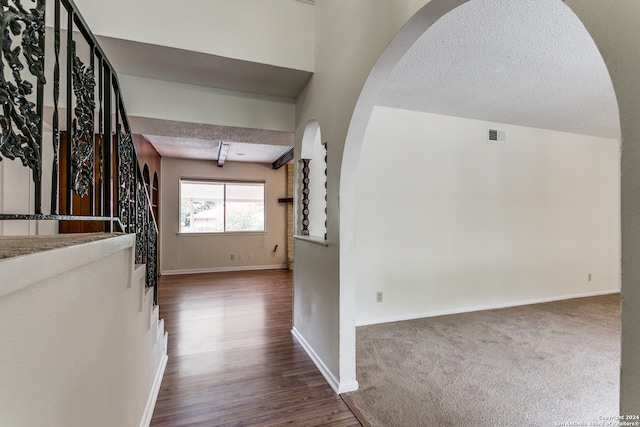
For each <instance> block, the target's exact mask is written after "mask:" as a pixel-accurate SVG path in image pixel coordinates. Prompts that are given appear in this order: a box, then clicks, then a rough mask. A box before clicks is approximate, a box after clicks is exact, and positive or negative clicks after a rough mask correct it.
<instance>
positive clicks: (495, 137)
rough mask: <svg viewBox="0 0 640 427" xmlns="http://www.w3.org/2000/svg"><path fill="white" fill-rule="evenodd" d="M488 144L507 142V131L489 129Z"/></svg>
mask: <svg viewBox="0 0 640 427" xmlns="http://www.w3.org/2000/svg"><path fill="white" fill-rule="evenodd" d="M488 141H489V142H502V143H504V142H507V131H504V130H499V129H489V139H488Z"/></svg>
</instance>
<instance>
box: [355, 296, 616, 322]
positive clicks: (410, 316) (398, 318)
mask: <svg viewBox="0 0 640 427" xmlns="http://www.w3.org/2000/svg"><path fill="white" fill-rule="evenodd" d="M618 293H620V289H609V290H604V291H595V292H585V293H579V294H571V295H560V296H553V297H544V298H534V299H530V300H523V301H513V302H508V303H498V304H486V305H477V306H469V307H459V308H454V309H450V310H441V311H428V312H423V313H412V314H406V315H399V316H388V317H380V318H378V319H366V320H358V321H356V327H357V326H368V325H378V324H381V323H390V322H402V321H404V320H413V319H422V318H424V317H436V316H447V315H450V314H460V313H471V312H473V311H483V310H496V309H499V308H509V307H518V306H521V305H531V304H541V303H545V302H553V301H562V300H567V299H573V298H585V297H595V296H600V295H609V294H618Z"/></svg>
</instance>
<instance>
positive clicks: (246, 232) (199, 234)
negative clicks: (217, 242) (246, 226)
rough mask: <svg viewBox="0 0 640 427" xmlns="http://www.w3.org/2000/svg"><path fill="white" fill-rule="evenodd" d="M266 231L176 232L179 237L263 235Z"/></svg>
mask: <svg viewBox="0 0 640 427" xmlns="http://www.w3.org/2000/svg"><path fill="white" fill-rule="evenodd" d="M265 234H267V232H266V231H227V232H226V233H176V235H177V236H178V237H185V236H209V237H211V236H262V235H265Z"/></svg>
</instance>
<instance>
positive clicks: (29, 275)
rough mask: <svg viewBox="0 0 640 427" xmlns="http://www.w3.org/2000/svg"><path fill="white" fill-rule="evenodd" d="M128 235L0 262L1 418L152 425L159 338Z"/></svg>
mask: <svg viewBox="0 0 640 427" xmlns="http://www.w3.org/2000/svg"><path fill="white" fill-rule="evenodd" d="M134 242H135V236H134V235H131V234H129V235H123V236H119V237H113V238H109V239H105V240H102V241H98V242H92V243H86V244H83V245H76V246H69V247H65V248H61V249H55V250H49V251H42V252H38V253H35V254H30V255H24V256H19V257H13V258H8V259H3V260H0V278H1V279H0V343H2V344H1V346H2V351H1V352H0V378H1V380H0V425H2V426H56V427H58V426H59V427H63V426H64V427H66V426H95V427H102V426H104V427H113V426H123V427H125V426H126V427H137V426H140V427H144V426H148V425H149V421H150V419H151V414H152V412H153V408H154V405H155V401H156V397H157V393H158V390H159V386H160V382H161V380H162V374H163V372H164V367H165V364H166V335H165V334H164V326H163V325H164V322H162V321H158V306H152V293H151V292H150V291H147V290H146V289H145V285H144V278H145V269H144V266H139V267H136V266H134V260H133V256H134V255H133V247H134ZM5 280H6V281H5ZM3 285H4V286H3ZM8 285H11V286H10V287H9V286H8Z"/></svg>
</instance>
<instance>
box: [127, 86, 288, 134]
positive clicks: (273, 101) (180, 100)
mask: <svg viewBox="0 0 640 427" xmlns="http://www.w3.org/2000/svg"><path fill="white" fill-rule="evenodd" d="M118 79H119V81H120V84H121V86H122V93H123V97H124V100H125V103H126V106H127V114H129V115H131V116H141V117H150V118H154V119H166V120H174V121H184V122H192V123H206V124H214V125H224V126H237V127H247V128H255V129H268V130H281V131H293V130H295V124H294V120H295V101H294V100H292V99H289V98H280V97H275V96H267V95H258V94H250V93H246V92H237V91H231V90H225V89H215V88H208V87H202V86H194V85H188V84H183V83H175V82H167V81H161V80H154V79H147V78H142V77H135V76H127V75H122V76H119V77H118Z"/></svg>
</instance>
